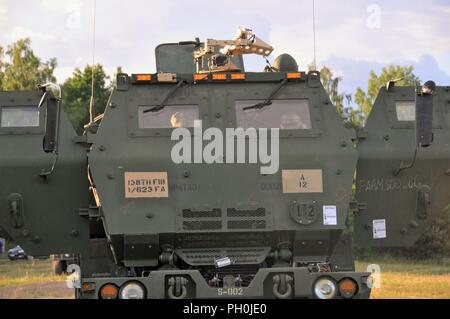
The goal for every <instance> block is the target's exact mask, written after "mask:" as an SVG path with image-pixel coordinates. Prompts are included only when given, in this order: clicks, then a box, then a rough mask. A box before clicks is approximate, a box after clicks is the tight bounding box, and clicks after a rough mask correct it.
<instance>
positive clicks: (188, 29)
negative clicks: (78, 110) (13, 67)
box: [0, 0, 450, 93]
mask: <svg viewBox="0 0 450 319" xmlns="http://www.w3.org/2000/svg"><path fill="white" fill-rule="evenodd" d="M93 16H94V15H93V0H65V1H61V0H0V46H3V47H6V46H7V45H8V44H10V43H12V42H14V41H16V40H17V39H19V38H23V37H30V38H31V40H32V48H33V49H34V51H35V53H36V54H37V55H38V56H40V57H41V58H42V59H43V60H48V59H49V58H52V57H55V58H56V59H57V61H58V67H57V69H56V70H55V75H56V77H57V79H58V81H59V82H63V81H64V80H65V79H66V78H67V77H69V76H70V75H71V74H72V72H73V70H74V68H76V67H78V68H84V66H85V65H86V64H90V63H92V54H93ZM312 16H313V15H312V0H292V1H291V0H277V1H273V0H272V1H269V0H258V1H257V0H246V1H245V0H227V1H222V0H217V1H212V0H209V1H208V0H204V1H201V0H164V1H148V0H147V1H145V0H128V1H123V0H96V15H95V26H96V29H95V61H96V63H101V64H102V65H103V66H104V67H105V69H106V71H107V73H108V74H110V75H113V74H114V71H115V69H116V67H117V66H121V67H122V69H123V71H124V72H126V73H139V72H141V73H143V72H155V70H156V68H155V62H154V48H155V47H156V46H157V45H158V44H160V43H167V42H178V41H186V40H193V39H194V38H195V37H200V39H205V38H213V39H232V37H233V36H234V34H235V33H236V30H237V29H238V28H239V27H241V26H245V27H249V28H251V29H253V31H254V32H255V34H256V35H257V36H258V37H260V38H261V39H263V40H264V41H266V42H268V43H269V44H271V45H272V46H273V47H274V48H275V50H274V52H273V53H272V56H271V60H272V61H273V59H274V58H275V57H276V56H277V55H279V54H281V53H289V54H291V55H292V56H293V57H294V58H295V59H296V60H297V62H298V64H299V66H300V69H301V70H306V69H307V66H308V65H309V64H311V63H312V62H313V60H314V45H313V43H314V41H313V19H312ZM315 25H316V60H317V65H318V67H319V68H320V67H321V66H324V65H326V66H328V67H329V68H331V69H332V70H333V72H334V73H335V74H337V75H339V76H340V77H342V82H341V87H340V90H341V91H344V92H346V93H354V91H355V90H356V88H357V87H358V86H359V87H362V88H364V89H365V88H366V87H367V79H368V76H369V72H370V70H375V71H376V72H380V70H381V68H382V67H384V66H387V65H389V64H398V65H412V66H413V67H414V70H415V74H416V75H418V76H419V78H421V79H422V81H423V82H424V81H426V80H429V79H432V80H434V81H435V82H436V83H437V84H438V85H450V0H428V1H407V0H378V1H377V0H370V1H366V0H342V1H331V0H315ZM245 61H246V68H247V71H261V70H262V69H263V67H264V65H265V63H264V61H263V60H262V58H261V57H258V56H253V57H250V56H248V57H246V58H245Z"/></svg>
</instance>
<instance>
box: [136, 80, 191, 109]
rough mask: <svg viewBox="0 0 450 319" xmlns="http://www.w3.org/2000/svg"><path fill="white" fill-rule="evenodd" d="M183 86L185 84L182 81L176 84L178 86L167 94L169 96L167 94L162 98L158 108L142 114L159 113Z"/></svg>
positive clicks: (155, 107)
mask: <svg viewBox="0 0 450 319" xmlns="http://www.w3.org/2000/svg"><path fill="white" fill-rule="evenodd" d="M185 84H186V82H185V81H183V80H182V81H180V82H178V84H177V85H176V86H175V87H174V88H173V89H172V91H170V92H169V94H167V96H166V97H165V98H164V100H163V101H162V102H161V103H160V104H159V105H158V106H154V107H152V108H150V109H147V110H144V111H143V113H148V112H158V111H161V110H162V109H163V108H164V107H165V106H166V103H167V101H168V100H169V99H170V98H171V97H172V96H173V95H174V94H175V92H176V91H177V90H178V89H179V88H180V87H182V86H183V85H185Z"/></svg>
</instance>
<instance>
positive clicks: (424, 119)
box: [416, 81, 436, 147]
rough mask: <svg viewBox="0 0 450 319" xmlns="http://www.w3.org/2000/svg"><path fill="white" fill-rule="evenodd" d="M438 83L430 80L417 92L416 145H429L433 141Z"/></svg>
mask: <svg viewBox="0 0 450 319" xmlns="http://www.w3.org/2000/svg"><path fill="white" fill-rule="evenodd" d="M435 90H436V84H435V83H434V82H433V81H428V82H426V83H425V84H424V86H423V87H422V88H421V90H420V91H419V92H416V145H417V147H428V146H430V145H431V144H432V143H433V95H434V92H435Z"/></svg>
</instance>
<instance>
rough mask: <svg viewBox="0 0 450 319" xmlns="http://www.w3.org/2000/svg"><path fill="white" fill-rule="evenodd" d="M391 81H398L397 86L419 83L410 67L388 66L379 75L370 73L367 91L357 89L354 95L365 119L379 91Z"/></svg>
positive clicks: (373, 72)
mask: <svg viewBox="0 0 450 319" xmlns="http://www.w3.org/2000/svg"><path fill="white" fill-rule="evenodd" d="M391 80H398V82H396V85H397V86H409V85H415V84H416V83H417V82H419V81H420V80H419V78H418V77H417V76H415V75H414V73H413V67H412V66H400V65H397V66H395V65H389V66H388V67H384V68H383V69H382V70H381V74H380V75H377V74H376V73H375V71H370V75H369V81H368V84H367V90H366V91H364V90H363V89H361V88H359V87H358V88H357V89H356V93H355V102H356V104H358V105H359V107H360V108H361V110H362V112H363V114H364V115H365V116H366V117H367V116H368V115H369V113H370V111H371V110H372V106H373V103H374V102H375V98H376V97H377V95H378V91H379V89H380V88H381V87H382V86H385V85H386V83H387V82H389V81H391Z"/></svg>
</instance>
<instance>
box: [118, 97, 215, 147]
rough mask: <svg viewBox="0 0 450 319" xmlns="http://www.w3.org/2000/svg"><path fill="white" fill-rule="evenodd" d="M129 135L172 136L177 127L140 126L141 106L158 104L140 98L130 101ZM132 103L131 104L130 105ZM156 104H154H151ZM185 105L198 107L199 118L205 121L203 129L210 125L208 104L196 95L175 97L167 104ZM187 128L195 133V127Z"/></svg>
mask: <svg viewBox="0 0 450 319" xmlns="http://www.w3.org/2000/svg"><path fill="white" fill-rule="evenodd" d="M128 103H129V105H128V107H127V109H128V125H127V126H128V136H129V137H132V138H134V137H163V136H169V137H170V136H171V135H172V131H173V130H174V129H175V128H173V127H167V128H141V127H139V108H140V107H143V106H149V107H152V106H157V104H155V103H151V101H150V103H149V101H148V100H147V101H145V100H144V99H138V100H136V101H132V103H130V101H129V102H128ZM130 104H131V105H130ZM151 104H154V105H151ZM177 105H178V106H185V105H196V106H197V107H198V119H199V120H202V121H203V129H204V128H205V127H208V125H209V123H207V122H208V112H207V111H206V110H207V109H208V105H207V104H206V102H205V101H204V100H201V99H198V98H197V97H195V96H192V97H187V98H186V97H185V98H183V100H182V101H181V100H178V101H177V99H175V98H174V101H173V102H170V103H168V104H167V106H177ZM186 129H187V130H189V131H190V132H191V134H193V133H194V128H193V127H186Z"/></svg>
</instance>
